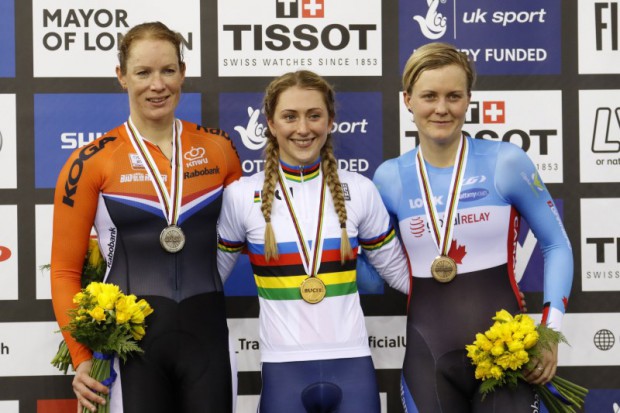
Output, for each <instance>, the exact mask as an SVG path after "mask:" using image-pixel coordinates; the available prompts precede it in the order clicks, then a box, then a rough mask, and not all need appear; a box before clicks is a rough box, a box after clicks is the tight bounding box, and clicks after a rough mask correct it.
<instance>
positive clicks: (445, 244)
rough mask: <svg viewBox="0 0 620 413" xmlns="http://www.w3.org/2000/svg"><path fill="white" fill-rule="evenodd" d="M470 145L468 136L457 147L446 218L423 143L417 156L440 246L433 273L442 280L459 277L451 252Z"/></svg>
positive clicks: (433, 231) (429, 216)
mask: <svg viewBox="0 0 620 413" xmlns="http://www.w3.org/2000/svg"><path fill="white" fill-rule="evenodd" d="M468 151H469V145H468V142H467V138H466V137H465V136H462V137H461V140H460V141H459V147H458V149H457V151H456V157H455V163H454V167H453V170H452V178H451V180H450V187H449V188H448V198H447V203H446V209H445V210H444V214H443V222H441V221H442V220H441V219H440V218H439V216H438V214H437V208H436V207H435V204H434V203H433V191H432V189H431V185H430V180H429V179H428V173H427V171H426V164H425V163H424V157H423V156H422V147H421V146H419V147H418V153H417V156H416V171H417V173H418V184H419V185H420V193H421V194H422V201H423V203H424V210H425V211H426V219H427V221H428V223H429V226H430V232H431V236H432V238H433V241H435V245H436V246H437V249H438V250H439V256H437V257H436V258H435V259H434V260H433V262H432V263H431V275H432V276H433V278H434V279H435V280H437V281H439V282H441V283H447V282H450V281H452V280H453V279H454V277H456V269H457V267H456V262H455V261H454V259H452V258H451V257H449V256H448V253H449V251H450V244H451V243H452V235H453V233H454V219H455V215H456V212H457V209H458V203H459V195H460V193H461V187H462V186H463V176H464V175H465V167H466V166H467V153H468Z"/></svg>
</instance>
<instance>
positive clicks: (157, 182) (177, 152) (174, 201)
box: [125, 118, 183, 225]
mask: <svg viewBox="0 0 620 413" xmlns="http://www.w3.org/2000/svg"><path fill="white" fill-rule="evenodd" d="M125 127H126V128H127V130H128V132H129V140H130V141H131V144H132V145H133V147H134V149H135V150H136V153H137V155H138V157H139V158H140V160H141V161H142V164H143V165H144V167H145V169H146V171H147V173H148V174H149V177H150V178H151V183H152V184H153V188H154V189H155V193H156V194H157V198H158V199H159V204H160V205H161V209H162V212H163V213H164V217H165V218H166V221H167V222H168V225H176V223H177V222H178V220H179V215H180V211H181V198H182V195H183V165H182V163H181V162H182V161H181V153H182V150H181V133H180V131H179V126H178V124H177V121H176V119H175V121H174V123H173V125H172V130H173V133H172V160H171V163H172V173H171V179H172V182H171V183H170V194H168V190H167V189H166V184H165V183H164V181H163V178H162V176H161V173H160V172H159V170H158V169H157V165H156V164H155V161H154V160H153V157H152V156H151V153H150V152H149V150H148V149H147V148H146V144H145V143H144V138H143V137H142V135H140V133H139V132H138V130H137V129H136V127H135V126H134V124H133V122H132V121H131V118H129V120H128V121H127V122H126V123H125Z"/></svg>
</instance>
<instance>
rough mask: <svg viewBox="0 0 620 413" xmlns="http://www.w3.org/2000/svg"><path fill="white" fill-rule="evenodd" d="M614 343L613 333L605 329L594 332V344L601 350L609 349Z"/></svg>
mask: <svg viewBox="0 0 620 413" xmlns="http://www.w3.org/2000/svg"><path fill="white" fill-rule="evenodd" d="M615 343H616V337H615V336H614V333H612V332H611V331H609V330H607V329H601V330H598V331H597V332H596V333H595V334H594V345H595V346H596V348H597V349H599V350H601V351H608V350H611V348H612V347H613V346H614V344H615Z"/></svg>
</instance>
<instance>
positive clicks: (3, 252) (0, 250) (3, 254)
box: [0, 245, 12, 262]
mask: <svg viewBox="0 0 620 413" xmlns="http://www.w3.org/2000/svg"><path fill="white" fill-rule="evenodd" d="M11 255H12V254H11V250H10V249H8V247H5V246H3V245H0V262H2V261H6V260H8V259H9V258H11Z"/></svg>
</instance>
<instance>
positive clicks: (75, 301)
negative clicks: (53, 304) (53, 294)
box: [73, 291, 85, 304]
mask: <svg viewBox="0 0 620 413" xmlns="http://www.w3.org/2000/svg"><path fill="white" fill-rule="evenodd" d="M84 297H85V295H84V293H83V292H81V291H80V292H79V293H77V294H75V295H74V296H73V304H80V303H81V302H82V301H84Z"/></svg>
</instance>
